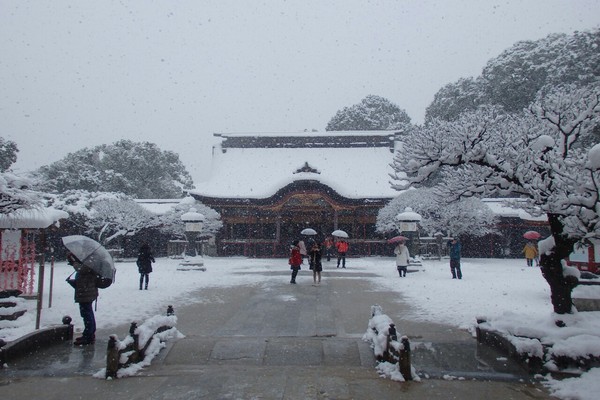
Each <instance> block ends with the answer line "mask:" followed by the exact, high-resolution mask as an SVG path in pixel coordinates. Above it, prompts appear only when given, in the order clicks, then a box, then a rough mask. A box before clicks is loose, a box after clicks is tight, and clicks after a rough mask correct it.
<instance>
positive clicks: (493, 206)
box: [481, 198, 548, 222]
mask: <svg viewBox="0 0 600 400" xmlns="http://www.w3.org/2000/svg"><path fill="white" fill-rule="evenodd" d="M481 201H482V202H483V203H484V204H485V205H486V206H488V207H489V208H490V210H492V212H493V213H494V214H496V215H498V216H501V217H507V218H511V217H512V218H520V219H523V220H526V221H537V222H546V221H548V216H547V215H546V214H542V215H540V216H538V217H535V216H532V215H531V214H529V213H528V212H526V211H524V210H522V209H519V208H514V207H510V206H509V205H507V202H511V201H512V202H518V201H519V200H518V199H492V198H486V199H481Z"/></svg>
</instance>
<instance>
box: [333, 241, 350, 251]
mask: <svg viewBox="0 0 600 400" xmlns="http://www.w3.org/2000/svg"><path fill="white" fill-rule="evenodd" d="M335 248H336V249H337V251H339V252H340V253H345V252H347V251H348V242H341V241H340V242H337V243H336V244H335Z"/></svg>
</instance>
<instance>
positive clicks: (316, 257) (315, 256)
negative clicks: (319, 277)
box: [308, 246, 323, 272]
mask: <svg viewBox="0 0 600 400" xmlns="http://www.w3.org/2000/svg"><path fill="white" fill-rule="evenodd" d="M308 256H309V263H310V269H312V270H313V271H316V272H320V271H323V264H322V263H321V248H320V247H319V246H313V248H312V249H310V251H309V253H308Z"/></svg>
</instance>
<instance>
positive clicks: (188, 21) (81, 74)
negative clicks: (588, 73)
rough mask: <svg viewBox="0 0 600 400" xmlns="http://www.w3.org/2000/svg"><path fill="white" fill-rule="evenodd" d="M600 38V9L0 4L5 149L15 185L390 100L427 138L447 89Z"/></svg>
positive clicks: (598, 4) (145, 0)
mask: <svg viewBox="0 0 600 400" xmlns="http://www.w3.org/2000/svg"><path fill="white" fill-rule="evenodd" d="M599 25H600V0H596V1H591V0H522V1H512V0H498V1H491V0H461V1H458V0H457V1H454V0H446V1H443V0H439V1H433V0H415V1H413V0H404V1H376V0H373V1H358V0H339V1H326V0H297V1H296V0H288V1H281V0H263V1H250V0H238V1H227V0H215V1H207V0H203V1H194V0H189V1H183V0H179V1H173V0H164V1H150V0H138V1H127V0H122V1H112V0H102V1H97V0H95V1H82V0H77V1H76V0H72V1H64V0H51V1H41V0H37V1H24V0H14V1H13V0H0V136H3V137H4V138H7V139H10V140H13V141H15V142H16V143H17V145H18V147H19V149H20V152H19V154H18V157H19V160H18V162H17V164H16V165H15V167H16V169H17V170H19V171H27V170H32V169H35V168H37V167H39V166H41V165H44V164H49V163H51V162H54V161H57V160H59V159H61V158H63V157H64V156H65V155H67V153H69V152H73V151H76V150H79V149H81V148H83V147H93V146H96V145H99V144H103V143H113V142H114V141H116V140H119V139H131V140H134V141H150V142H154V143H156V144H157V145H158V146H159V147H160V148H162V149H163V150H172V151H175V152H177V153H178V154H179V155H180V157H181V159H182V161H183V162H184V164H185V165H186V167H187V169H188V170H189V171H190V173H191V174H192V176H193V177H194V180H195V181H196V183H200V181H201V180H203V179H205V178H206V177H207V171H208V169H209V168H210V157H211V146H212V144H213V142H214V139H213V137H212V134H213V133H214V132H258V131H268V132H273V131H290V132H297V131H301V130H304V129H318V130H320V131H324V130H325V126H326V124H327V122H328V121H329V119H331V117H332V116H333V115H334V114H335V112H336V111H338V110H339V109H341V108H343V107H346V106H350V105H353V104H356V103H358V102H359V101H360V100H361V99H362V98H364V97H365V96H366V95H368V94H375V95H379V96H383V97H385V98H387V99H389V100H391V101H392V102H394V103H396V104H397V105H398V106H400V107H401V108H403V109H405V110H406V111H407V113H408V114H409V115H410V117H411V118H412V120H413V122H415V123H421V122H422V121H423V118H424V114H425V108H426V107H427V106H428V105H429V103H430V102H431V101H432V100H433V96H434V94H435V93H436V92H437V91H438V90H439V89H440V88H441V87H442V86H443V85H445V84H447V83H450V82H454V81H456V80H457V79H459V78H461V77H469V76H477V75H479V74H480V72H481V70H482V68H483V67H484V66H485V64H486V62H487V61H488V60H489V59H490V58H492V57H495V56H497V55H498V54H500V52H502V51H503V50H505V49H507V48H509V47H510V46H511V45H512V44H514V43H515V42H517V41H519V40H536V39H540V38H542V37H545V36H546V35H548V34H549V33H554V32H565V33H572V32H573V31H575V30H586V29H590V28H593V27H596V26H599Z"/></svg>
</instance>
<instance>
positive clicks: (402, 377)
mask: <svg viewBox="0 0 600 400" xmlns="http://www.w3.org/2000/svg"><path fill="white" fill-rule="evenodd" d="M363 340H364V341H366V342H369V343H370V344H371V348H372V349H373V353H374V355H375V358H376V360H377V371H378V372H379V374H380V376H382V377H389V378H390V379H392V380H395V381H400V382H404V381H407V380H415V381H420V380H421V379H420V378H419V376H418V375H417V374H416V371H415V369H414V368H413V367H412V365H411V359H410V343H409V341H408V338H407V337H406V336H402V339H401V341H400V342H399V341H398V332H397V330H396V325H395V324H394V322H393V321H392V320H391V318H390V317H388V316H387V315H385V314H384V313H383V310H382V309H381V307H380V306H379V305H375V306H372V307H371V319H370V320H369V325H368V328H367V332H365V334H364V335H363Z"/></svg>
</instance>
